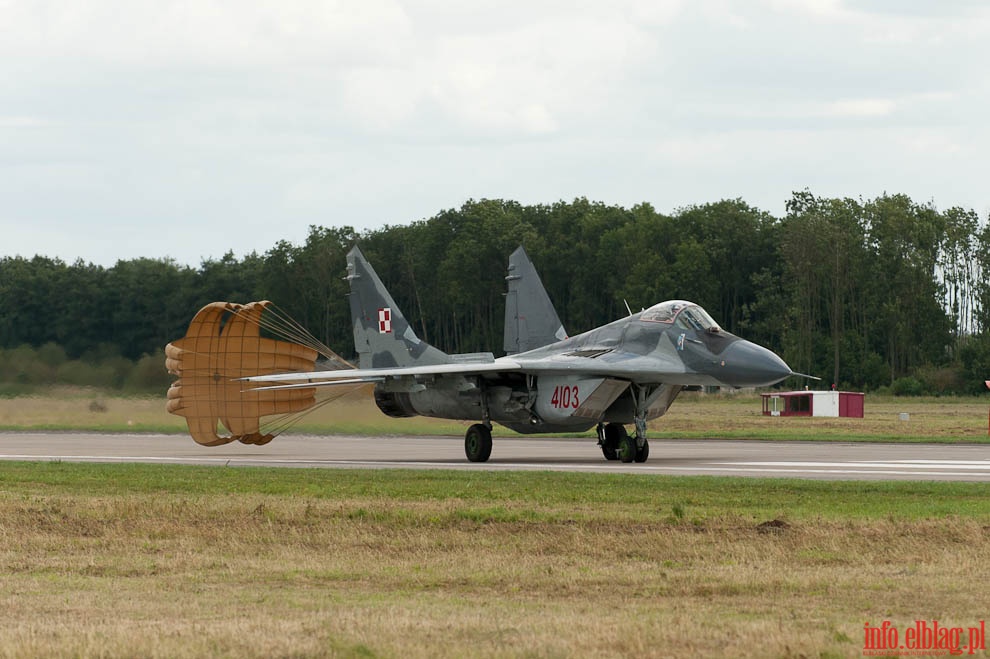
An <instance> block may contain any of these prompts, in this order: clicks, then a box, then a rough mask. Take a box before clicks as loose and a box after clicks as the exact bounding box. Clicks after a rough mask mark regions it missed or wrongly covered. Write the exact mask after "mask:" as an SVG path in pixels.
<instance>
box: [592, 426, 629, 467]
mask: <svg viewBox="0 0 990 659" xmlns="http://www.w3.org/2000/svg"><path fill="white" fill-rule="evenodd" d="M625 436H626V429H625V428H624V427H623V426H622V424H619V423H610V424H608V425H603V424H601V423H599V424H598V445H599V446H601V447H602V455H604V456H605V459H606V460H618V459H619V454H618V450H619V444H620V443H621V441H622V438H623V437H625Z"/></svg>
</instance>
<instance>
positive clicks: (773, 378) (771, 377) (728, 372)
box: [719, 340, 792, 387]
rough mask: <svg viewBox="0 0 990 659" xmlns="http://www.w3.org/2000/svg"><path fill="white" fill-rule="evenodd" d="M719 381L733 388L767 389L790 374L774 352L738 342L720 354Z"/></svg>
mask: <svg viewBox="0 0 990 659" xmlns="http://www.w3.org/2000/svg"><path fill="white" fill-rule="evenodd" d="M719 372H720V376H719V380H721V381H723V382H725V383H726V384H728V385H730V386H733V387H767V386H770V385H771V384H776V383H778V382H780V381H781V380H783V379H784V378H786V377H787V376H788V375H790V374H791V373H792V371H791V367H790V366H788V365H787V364H786V363H784V360H783V359H781V358H780V357H778V356H777V355H776V354H775V353H774V352H772V351H770V350H767V349H766V348H764V347H762V346H758V345H756V344H755V343H750V342H749V341H745V340H739V341H736V342H735V343H734V344H732V345H731V346H729V347H728V349H726V351H725V352H724V353H722V362H721V368H720V369H719Z"/></svg>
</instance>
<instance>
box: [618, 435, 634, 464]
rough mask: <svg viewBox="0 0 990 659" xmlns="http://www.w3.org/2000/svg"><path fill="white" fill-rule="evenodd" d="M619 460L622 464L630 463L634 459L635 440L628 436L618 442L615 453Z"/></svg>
mask: <svg viewBox="0 0 990 659" xmlns="http://www.w3.org/2000/svg"><path fill="white" fill-rule="evenodd" d="M617 453H618V455H619V460H621V461H622V462H632V461H633V460H635V459H636V438H635V437H630V436H629V435H626V436H624V437H623V438H622V439H621V440H619V450H618V451H617Z"/></svg>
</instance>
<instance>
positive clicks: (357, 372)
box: [240, 358, 520, 389]
mask: <svg viewBox="0 0 990 659" xmlns="http://www.w3.org/2000/svg"><path fill="white" fill-rule="evenodd" d="M519 369H520V365H519V363H518V362H516V361H515V360H512V359H505V358H502V359H496V360H495V361H493V362H461V363H448V364H432V365H429V366H397V367H395V368H356V369H350V368H348V369H341V370H336V371H310V372H306V373H278V374H275V375H256V376H252V377H247V378H240V379H241V380H242V381H246V382H266V383H271V384H272V386H270V387H261V388H260V389H294V388H299V387H325V386H332V385H337V384H358V383H362V382H381V381H382V380H385V379H386V378H402V377H417V376H430V375H481V374H483V373H498V372H505V371H518V370H519Z"/></svg>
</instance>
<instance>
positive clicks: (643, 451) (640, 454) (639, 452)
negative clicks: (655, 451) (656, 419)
mask: <svg viewBox="0 0 990 659" xmlns="http://www.w3.org/2000/svg"><path fill="white" fill-rule="evenodd" d="M649 457H650V443H649V442H648V441H646V440H645V439H644V440H643V445H642V446H640V447H637V448H636V457H635V458H633V459H634V460H635V461H636V462H646V459H647V458H649Z"/></svg>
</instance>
